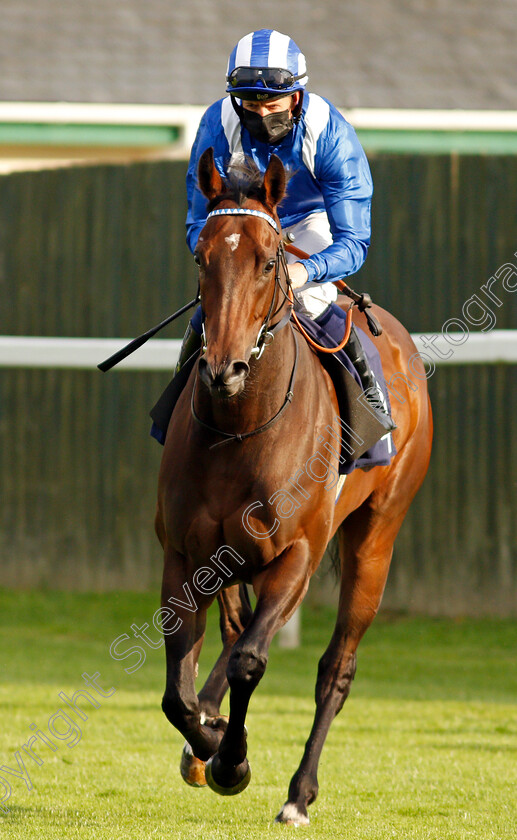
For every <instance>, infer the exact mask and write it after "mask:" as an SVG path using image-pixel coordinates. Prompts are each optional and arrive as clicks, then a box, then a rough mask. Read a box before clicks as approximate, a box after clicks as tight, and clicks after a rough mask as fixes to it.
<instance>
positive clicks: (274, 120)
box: [241, 108, 293, 144]
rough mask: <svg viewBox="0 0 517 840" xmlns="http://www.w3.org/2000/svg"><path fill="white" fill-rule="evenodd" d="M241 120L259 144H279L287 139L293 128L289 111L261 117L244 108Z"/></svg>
mask: <svg viewBox="0 0 517 840" xmlns="http://www.w3.org/2000/svg"><path fill="white" fill-rule="evenodd" d="M241 119H242V124H243V125H244V127H245V128H247V129H248V131H249V133H250V134H251V135H252V137H255V138H256V139H257V140H260V141H261V143H271V144H273V143H280V140H283V139H284V137H287V135H288V134H289V132H290V131H291V129H292V127H293V119H292V117H290V116H289V110H287V111H278V112H277V113H274V114H267V115H266V116H265V117H261V116H260V115H259V114H256V113H255V112H254V111H248V110H246V108H244V109H243V112H242V117H241Z"/></svg>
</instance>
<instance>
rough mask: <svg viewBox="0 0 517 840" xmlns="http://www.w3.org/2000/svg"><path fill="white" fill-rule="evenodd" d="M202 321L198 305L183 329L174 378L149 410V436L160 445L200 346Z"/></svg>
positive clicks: (163, 441) (162, 442)
mask: <svg viewBox="0 0 517 840" xmlns="http://www.w3.org/2000/svg"><path fill="white" fill-rule="evenodd" d="M202 323H203V321H202V311H201V306H198V308H197V309H196V311H195V312H194V314H193V316H192V318H191V319H190V321H189V322H188V325H187V329H186V330H185V335H184V336H183V342H182V344H181V349H180V355H179V359H178V362H177V364H176V368H175V370H174V378H173V379H172V380H171V381H170V382H169V384H168V385H167V387H166V389H165V391H164V392H163V394H162V395H161V397H160V399H159V400H158V402H157V403H156V405H155V406H154V407H153V408H152V410H151V417H152V419H153V425H152V426H151V436H152V437H153V438H155V439H156V440H157V441H158V443H161V444H162V445H163V444H164V443H165V437H166V434H167V428H168V426H169V420H170V419H171V415H172V412H173V410H174V406H175V405H176V403H177V401H178V398H179V396H180V394H181V392H182V391H183V389H184V387H185V385H186V384H187V381H188V378H189V376H190V371H191V370H192V367H193V366H194V363H195V361H196V359H197V355H198V350H199V348H200V347H201V329H202Z"/></svg>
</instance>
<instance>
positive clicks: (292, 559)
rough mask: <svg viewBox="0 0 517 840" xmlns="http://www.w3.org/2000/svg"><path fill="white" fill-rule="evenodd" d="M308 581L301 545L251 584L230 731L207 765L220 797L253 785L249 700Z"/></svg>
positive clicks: (234, 666)
mask: <svg viewBox="0 0 517 840" xmlns="http://www.w3.org/2000/svg"><path fill="white" fill-rule="evenodd" d="M309 577H310V573H309V549H308V545H307V542H306V541H303V542H302V541H300V542H298V543H295V545H294V546H292V547H291V548H289V549H288V550H287V551H286V552H284V553H283V554H282V555H281V556H280V557H278V558H277V559H276V560H275V561H273V562H272V563H271V564H270V565H269V566H267V567H266V569H265V570H264V571H263V572H261V573H260V574H259V575H257V577H256V578H255V579H254V581H253V586H254V589H255V592H256V594H257V605H256V607H255V611H254V613H253V617H252V618H251V620H250V622H249V623H248V625H247V627H246V629H245V630H244V632H243V633H242V634H241V636H240V638H239V640H238V641H237V642H236V643H235V645H234V646H233V649H232V652H231V655H230V658H229V661H228V668H227V678H228V683H229V685H230V717H229V721H228V727H227V729H226V732H225V734H224V736H223V738H222V741H221V743H220V745H219V750H218V752H217V753H216V754H215V755H214V756H213V758H212V759H211V760H210V761H209V762H208V763H207V766H206V779H207V782H208V784H209V785H210V787H211V788H212V789H213V790H215V791H216V792H217V793H221V794H223V795H232V794H235V793H240V791H241V790H244V788H245V787H246V786H247V784H248V782H249V779H250V775H251V771H250V768H249V764H248V760H247V758H246V753H247V744H246V727H245V720H246V713H247V710H248V705H249V701H250V698H251V695H252V693H253V691H254V689H255V688H256V686H257V685H258V683H259V681H260V680H261V678H262V676H263V674H264V671H265V669H266V664H267V657H268V650H269V645H270V644H271V640H272V638H273V636H274V635H275V633H276V632H277V630H279V629H280V627H282V626H283V625H284V624H285V622H286V621H287V620H288V619H289V618H290V617H291V615H292V614H293V612H294V611H295V609H296V607H297V606H298V604H299V603H300V602H301V600H302V598H303V596H304V595H305V592H306V590H307V586H308V583H309Z"/></svg>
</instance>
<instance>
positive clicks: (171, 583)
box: [162, 552, 222, 761]
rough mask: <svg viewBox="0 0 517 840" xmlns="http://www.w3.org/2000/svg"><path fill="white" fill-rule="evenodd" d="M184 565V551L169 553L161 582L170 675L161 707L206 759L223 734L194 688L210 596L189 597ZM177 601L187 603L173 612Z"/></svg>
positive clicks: (215, 747) (199, 754) (171, 721)
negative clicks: (206, 718) (204, 714)
mask: <svg viewBox="0 0 517 840" xmlns="http://www.w3.org/2000/svg"><path fill="white" fill-rule="evenodd" d="M185 567H186V564H185V562H184V559H183V558H182V557H181V555H178V554H176V553H173V552H167V553H166V559H165V568H164V574H163V584H162V627H163V633H164V638H165V655H166V661H167V678H166V686H165V693H164V695H163V700H162V709H163V711H164V713H165V715H166V717H167V719H168V720H169V721H170V723H172V725H173V726H175V727H176V729H178V730H179V732H181V734H182V735H183V736H184V737H185V739H186V740H187V742H188V743H189V744H190V746H191V748H192V751H193V754H194V755H195V756H197V758H199V759H201V760H203V761H206V760H207V759H208V758H209V757H210V756H211V755H213V754H214V752H215V751H216V750H217V747H218V745H219V741H220V740H221V737H222V732H221V731H219V730H217V729H216V728H214V727H211V726H207V725H205V723H204V719H203V718H202V717H201V709H200V706H199V701H198V697H197V694H196V689H195V678H196V670H197V667H196V666H197V658H198V655H199V649H200V647H201V643H202V640H203V635H204V632H205V624H206V611H207V609H208V606H209V604H210V600H203V601H202V602H199V601H198V602H197V603H195V602H194V601H193V600H192V601H191V602H190V603H189V602H188V601H187V600H186V597H185V589H184V586H183V584H184V583H185V581H184V574H185V573H184V569H185ZM212 600H213V599H212ZM178 602H180V603H183V604H185V607H180V608H179V609H178V608H177V609H176V611H175V612H172V611H171V604H177V603H178ZM180 613H181V616H180Z"/></svg>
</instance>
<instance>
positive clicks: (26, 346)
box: [0, 330, 517, 370]
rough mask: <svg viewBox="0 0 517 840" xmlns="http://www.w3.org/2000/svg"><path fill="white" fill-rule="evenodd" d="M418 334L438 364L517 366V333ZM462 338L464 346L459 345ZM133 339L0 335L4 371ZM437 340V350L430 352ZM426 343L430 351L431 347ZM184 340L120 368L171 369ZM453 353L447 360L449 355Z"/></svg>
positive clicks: (165, 342) (96, 357)
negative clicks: (447, 338) (445, 356)
mask: <svg viewBox="0 0 517 840" xmlns="http://www.w3.org/2000/svg"><path fill="white" fill-rule="evenodd" d="M448 335H449V337H450V342H449V341H446V340H445V338H444V337H443V335H442V334H441V333H413V335H412V338H413V340H414V342H415V344H416V347H417V350H418V351H419V352H421V353H423V354H425V355H424V359H425V356H427V357H430V358H431V359H432V360H433V361H434V362H435V364H484V363H485V364H486V363H490V364H492V363H497V362H506V363H510V364H515V363H516V362H517V330H492V331H491V332H485V333H483V332H471V333H470V334H465V335H464V334H462V333H458V332H456V333H453V332H451V333H449V334H448ZM462 339H463V343H462V344H459V343H457V342H459V341H461V340H462ZM129 341H130V339H129V338H33V337H28V336H0V367H10V368H17V367H18V368H20V367H24V368H74V369H78V370H80V369H86V370H87V369H94V368H95V367H96V366H97V365H98V364H99V362H101V361H103V360H104V359H106V358H108V356H111V355H112V354H113V353H115V352H116V351H117V350H120V348H121V347H123V346H124V344H127V343H128V342H129ZM433 342H435V347H436V352H434V351H433V350H430V349H429V344H432V343H433ZM426 345H427V349H426ZM180 347H181V341H180V340H179V339H164V338H159V339H152V340H151V341H148V342H147V344H145V345H144V346H143V347H141V348H140V349H139V350H137V351H136V352H135V353H133V354H132V355H131V356H128V358H127V359H124V361H123V362H120V364H119V365H117V368H120V369H121V370H171V368H172V367H173V366H174V365H175V364H176V362H177V360H178V355H179V351H180ZM447 353H450V355H449V356H448V357H447V358H443V356H444V355H446V354H447Z"/></svg>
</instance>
